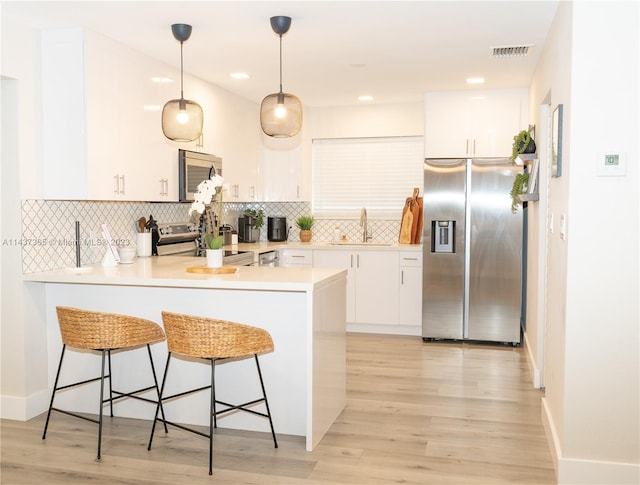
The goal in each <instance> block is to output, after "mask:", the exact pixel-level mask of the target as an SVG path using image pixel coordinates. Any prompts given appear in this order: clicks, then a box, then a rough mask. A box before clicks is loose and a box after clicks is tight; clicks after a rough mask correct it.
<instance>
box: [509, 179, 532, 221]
mask: <svg viewBox="0 0 640 485" xmlns="http://www.w3.org/2000/svg"><path fill="white" fill-rule="evenodd" d="M528 183H529V174H528V173H518V174H516V177H515V178H514V179H513V186H512V187H511V192H509V195H510V196H511V212H513V213H514V214H515V213H516V212H518V204H519V203H520V201H519V200H518V196H519V195H520V194H525V193H527V185H528Z"/></svg>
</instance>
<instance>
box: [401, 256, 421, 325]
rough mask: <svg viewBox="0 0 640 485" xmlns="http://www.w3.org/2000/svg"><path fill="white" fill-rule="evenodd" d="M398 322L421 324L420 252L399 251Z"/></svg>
mask: <svg viewBox="0 0 640 485" xmlns="http://www.w3.org/2000/svg"><path fill="white" fill-rule="evenodd" d="M398 323H399V324H400V325H415V326H420V325H422V252H415V253H414V252H404V251H401V252H400V281H399V296H398Z"/></svg>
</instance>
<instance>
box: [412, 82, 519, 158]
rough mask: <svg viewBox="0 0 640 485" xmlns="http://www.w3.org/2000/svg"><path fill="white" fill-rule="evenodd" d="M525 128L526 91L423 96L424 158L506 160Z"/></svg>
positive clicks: (483, 91) (485, 91)
mask: <svg viewBox="0 0 640 485" xmlns="http://www.w3.org/2000/svg"><path fill="white" fill-rule="evenodd" d="M527 126H528V90H527V89H526V88H521V89H499V90H482V91H446V92H433V93H427V94H426V95H425V158H463V157H509V156H510V155H511V145H512V143H513V137H514V135H516V134H517V133H518V132H519V131H521V130H522V129H525V128H526V127H527Z"/></svg>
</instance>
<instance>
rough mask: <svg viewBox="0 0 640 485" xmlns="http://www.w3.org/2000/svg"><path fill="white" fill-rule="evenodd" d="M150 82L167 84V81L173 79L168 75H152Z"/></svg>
mask: <svg viewBox="0 0 640 485" xmlns="http://www.w3.org/2000/svg"><path fill="white" fill-rule="evenodd" d="M151 82H154V83H158V84H168V83H172V82H173V79H171V78H168V77H152V78H151Z"/></svg>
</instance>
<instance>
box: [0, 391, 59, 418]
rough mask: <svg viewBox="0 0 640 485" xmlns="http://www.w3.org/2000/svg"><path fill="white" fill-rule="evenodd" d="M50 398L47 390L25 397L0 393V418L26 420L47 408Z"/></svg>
mask: <svg viewBox="0 0 640 485" xmlns="http://www.w3.org/2000/svg"><path fill="white" fill-rule="evenodd" d="M50 398H51V396H50V394H49V391H48V390H43V391H39V392H37V393H35V394H32V395H30V396H27V397H19V396H6V395H2V396H0V419H13V420H14V421H28V420H30V419H31V418H35V417H36V416H38V415H40V414H42V413H43V412H45V411H46V410H47V408H48V407H49V399H50Z"/></svg>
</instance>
